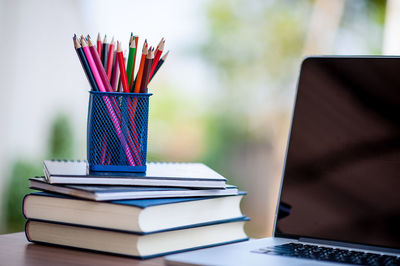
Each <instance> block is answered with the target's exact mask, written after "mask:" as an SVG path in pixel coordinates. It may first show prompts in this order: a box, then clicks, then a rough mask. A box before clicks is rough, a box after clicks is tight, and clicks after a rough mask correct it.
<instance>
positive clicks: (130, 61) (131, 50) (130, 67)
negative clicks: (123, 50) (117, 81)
mask: <svg viewBox="0 0 400 266" xmlns="http://www.w3.org/2000/svg"><path fill="white" fill-rule="evenodd" d="M135 50H136V44H135V42H134V40H132V41H131V44H130V45H129V56H128V65H127V67H126V75H127V76H128V84H129V88H131V85H130V84H131V83H132V78H133V72H134V71H135Z"/></svg>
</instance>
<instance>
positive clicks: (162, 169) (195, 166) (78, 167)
mask: <svg viewBox="0 0 400 266" xmlns="http://www.w3.org/2000/svg"><path fill="white" fill-rule="evenodd" d="M43 164H44V175H45V178H46V181H47V182H48V183H50V184H91V185H132V186H162V187H191V188H225V187H226V178H225V177H223V176H221V175H220V174H218V173H217V172H215V171H214V170H212V169H211V168H210V167H208V166H206V165H205V164H202V163H168V162H160V163H158V162H150V163H147V171H146V172H145V173H124V172H93V171H90V170H89V165H88V163H87V161H65V160H64V161H60V160H45V161H44V162H43Z"/></svg>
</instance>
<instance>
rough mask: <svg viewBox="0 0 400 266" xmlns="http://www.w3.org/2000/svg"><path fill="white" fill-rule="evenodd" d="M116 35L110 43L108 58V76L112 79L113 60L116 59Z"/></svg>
mask: <svg viewBox="0 0 400 266" xmlns="http://www.w3.org/2000/svg"><path fill="white" fill-rule="evenodd" d="M114 46H115V43H114V37H113V38H112V41H111V43H110V46H109V48H108V60H107V77H108V79H109V80H110V81H111V74H112V67H113V60H114Z"/></svg>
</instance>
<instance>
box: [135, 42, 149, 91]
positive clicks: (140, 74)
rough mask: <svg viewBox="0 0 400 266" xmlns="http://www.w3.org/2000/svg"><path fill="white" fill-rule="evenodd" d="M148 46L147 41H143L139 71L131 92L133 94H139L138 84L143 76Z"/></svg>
mask: <svg viewBox="0 0 400 266" xmlns="http://www.w3.org/2000/svg"><path fill="white" fill-rule="evenodd" d="M147 46H148V44H147V40H145V41H144V43H143V49H142V57H141V58H140V65H139V70H138V73H137V76H136V80H135V88H134V90H133V92H134V93H139V92H140V84H141V82H142V76H143V69H144V62H145V60H146V56H147V53H148V47H147Z"/></svg>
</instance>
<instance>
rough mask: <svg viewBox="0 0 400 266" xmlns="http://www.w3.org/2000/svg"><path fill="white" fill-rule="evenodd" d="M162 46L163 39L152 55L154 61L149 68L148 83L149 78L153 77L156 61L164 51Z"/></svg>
mask: <svg viewBox="0 0 400 266" xmlns="http://www.w3.org/2000/svg"><path fill="white" fill-rule="evenodd" d="M164 44H165V40H164V38H162V39H161V42H160V44H159V45H158V49H157V50H156V53H155V55H154V60H153V64H152V66H151V71H150V76H149V81H150V78H151V77H152V76H153V73H154V70H156V67H157V63H158V60H160V57H161V54H162V52H163V50H164Z"/></svg>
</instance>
